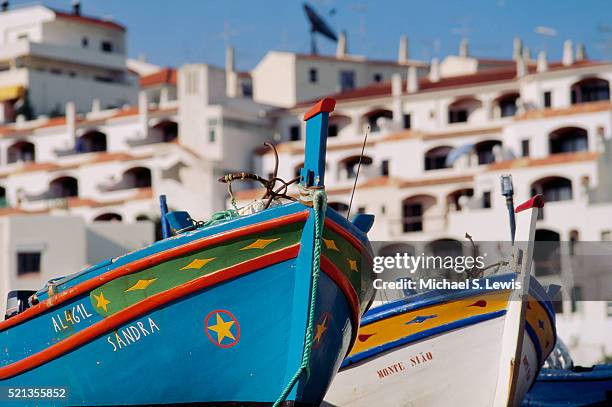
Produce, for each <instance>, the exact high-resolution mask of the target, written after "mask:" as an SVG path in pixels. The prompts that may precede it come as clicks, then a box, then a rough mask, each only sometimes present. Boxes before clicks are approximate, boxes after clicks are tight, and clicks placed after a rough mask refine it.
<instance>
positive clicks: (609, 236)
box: [600, 230, 612, 242]
mask: <svg viewBox="0 0 612 407" xmlns="http://www.w3.org/2000/svg"><path fill="white" fill-rule="evenodd" d="M600 237H601V241H602V242H609V241H612V230H602V231H601V234H600Z"/></svg>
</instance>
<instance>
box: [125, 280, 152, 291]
mask: <svg viewBox="0 0 612 407" xmlns="http://www.w3.org/2000/svg"><path fill="white" fill-rule="evenodd" d="M155 280H157V279H156V278H152V279H150V280H138V282H137V283H136V284H134V285H133V286H131V287H130V288H128V289H127V290H125V292H126V293H127V292H128V291H137V290H144V289H145V288H147V287H148V286H150V285H151V284H153V283H154V282H155Z"/></svg>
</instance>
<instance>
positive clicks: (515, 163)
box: [488, 151, 599, 171]
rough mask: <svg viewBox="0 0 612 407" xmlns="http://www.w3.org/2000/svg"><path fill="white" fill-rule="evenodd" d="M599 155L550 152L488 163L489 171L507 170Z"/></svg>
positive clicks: (591, 157) (581, 152)
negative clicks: (540, 156) (547, 154)
mask: <svg viewBox="0 0 612 407" xmlns="http://www.w3.org/2000/svg"><path fill="white" fill-rule="evenodd" d="M598 157H599V153H598V152H592V151H580V152H575V153H563V154H552V155H549V156H548V157H544V158H517V159H515V160H507V161H501V162H498V163H494V164H490V165H489V167H488V170H489V171H499V170H509V169H513V168H526V167H538V166H543V165H559V164H567V163H575V162H582V161H593V160H596V159H597V158H598Z"/></svg>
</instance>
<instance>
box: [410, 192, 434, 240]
mask: <svg viewBox="0 0 612 407" xmlns="http://www.w3.org/2000/svg"><path fill="white" fill-rule="evenodd" d="M435 204H436V198H435V197H433V196H431V195H415V196H411V197H409V198H406V199H404V200H403V201H402V230H403V232H404V233H409V232H420V231H422V230H424V227H425V224H424V223H425V222H424V220H425V218H424V216H425V214H426V212H427V211H428V210H429V209H430V208H431V207H433V206H434V205H435Z"/></svg>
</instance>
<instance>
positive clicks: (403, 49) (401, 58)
mask: <svg viewBox="0 0 612 407" xmlns="http://www.w3.org/2000/svg"><path fill="white" fill-rule="evenodd" d="M408 55H410V54H409V53H408V37H406V36H405V35H402V36H401V37H400V40H399V50H398V51H397V62H398V63H400V64H405V63H407V62H408Z"/></svg>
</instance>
